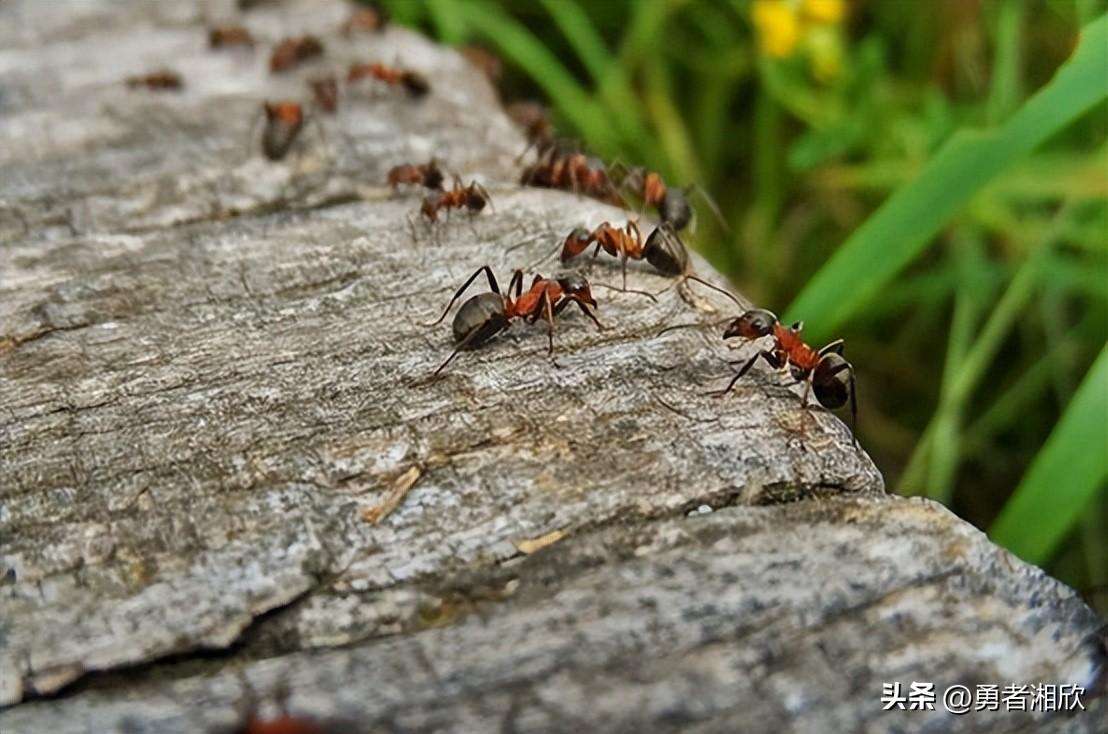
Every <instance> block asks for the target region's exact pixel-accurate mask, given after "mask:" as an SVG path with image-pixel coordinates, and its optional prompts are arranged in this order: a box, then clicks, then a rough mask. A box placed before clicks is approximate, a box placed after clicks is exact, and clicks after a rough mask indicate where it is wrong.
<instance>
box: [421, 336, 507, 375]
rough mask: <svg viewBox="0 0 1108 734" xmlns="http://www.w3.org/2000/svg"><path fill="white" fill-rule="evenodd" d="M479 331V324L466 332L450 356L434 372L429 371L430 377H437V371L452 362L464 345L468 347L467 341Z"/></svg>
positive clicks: (440, 370) (471, 339)
mask: <svg viewBox="0 0 1108 734" xmlns="http://www.w3.org/2000/svg"><path fill="white" fill-rule="evenodd" d="M503 328H505V327H501V330H503ZM480 333H481V327H480V326H477V327H474V328H473V329H471V330H470V332H469V333H468V334H466V336H465V339H462V340H461V341H460V342H458V346H456V347H454V351H453V352H451V353H450V356H449V357H447V358H446V361H445V362H443V363H442V364H440V365H439V366H438V369H436V370H435V371H434V372H432V373H431V379H432V380H433V379H435V378H436V377H438V376H439V373H440V372H442V371H443V370H444V369H446V365H448V364H450V363H451V362H453V361H454V358H455V357H457V356H458V354H459V353H460V352H462V351H463V350H464V349H465V348H466V347H468V346H469V343H470V342H471V341H473V338H474V337H476V336H477V335H478V334H480ZM497 333H499V332H497Z"/></svg>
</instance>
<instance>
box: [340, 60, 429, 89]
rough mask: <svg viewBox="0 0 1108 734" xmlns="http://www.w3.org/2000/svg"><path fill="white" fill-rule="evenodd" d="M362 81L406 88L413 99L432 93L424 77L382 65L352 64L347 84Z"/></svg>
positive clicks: (347, 75)
mask: <svg viewBox="0 0 1108 734" xmlns="http://www.w3.org/2000/svg"><path fill="white" fill-rule="evenodd" d="M362 79H377V80H378V81H381V82H384V83H385V84H388V85H389V86H392V87H397V86H399V87H404V89H405V90H406V91H407V92H408V94H410V95H411V96H413V97H422V96H423V95H425V94H427V92H429V91H431V85H430V83H428V81H427V79H426V78H424V77H423V75H421V74H419V73H417V72H414V71H408V70H405V69H397V68H395V67H392V66H386V65H385V64H380V63H372V64H351V65H350V69H349V71H348V72H347V74H346V81H347V83H350V84H353V83H354V82H357V81H360V80H362Z"/></svg>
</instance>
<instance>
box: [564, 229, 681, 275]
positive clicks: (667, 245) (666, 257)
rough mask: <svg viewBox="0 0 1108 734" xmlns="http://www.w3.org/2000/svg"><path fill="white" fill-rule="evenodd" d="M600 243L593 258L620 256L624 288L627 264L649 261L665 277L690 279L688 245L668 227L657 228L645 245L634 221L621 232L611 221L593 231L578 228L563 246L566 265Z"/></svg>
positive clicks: (571, 233) (570, 234)
mask: <svg viewBox="0 0 1108 734" xmlns="http://www.w3.org/2000/svg"><path fill="white" fill-rule="evenodd" d="M594 243H595V244H596V249H595V250H594V251H593V257H596V256H597V255H599V254H600V250H601V249H603V250H604V251H605V252H607V253H608V254H609V255H612V256H614V257H618V258H619V259H620V264H621V265H622V267H623V289H624V290H626V289H627V261H628V260H646V261H647V262H648V263H650V264H651V265H653V266H654V268H655V269H656V270H657V271H658V272H660V273H662V274H663V275H673V276H678V275H680V276H687V274H688V269H689V252H688V250H686V249H685V245H684V243H683V242H681V240H680V239H679V238H677V237H676V236H675V235H674V234H673V232H672V230H670V229H669V228H668V227H666V226H665V225H663V226H661V227H657V228H656V229H655V230H654V231H653V232H651V233H650V236H649V237H647V238H646V242H645V243H644V242H643V239H642V233H641V232H640V231H639V225H637V224H636V223H635V222H634V221H628V222H627V224H626V225H625V226H624V227H623V229H620V228H619V227H613V226H612V225H611V224H609V223H608V222H603V223H601V224H600V226H598V227H597V228H596V229H594V230H593V231H591V232H590V231H589V230H587V229H585V228H584V227H576V228H575V229H574V230H573V231H572V232H570V233H569V235H568V236H567V237H566V239H565V243H564V244H563V245H562V255H561V259H562V262H563V263H564V262H567V261H569V260H572V259H573V258H575V257H577V256H578V255H580V254H581V253H582V252H584V251H585V250H586V249H588V247H589V245H592V244H594Z"/></svg>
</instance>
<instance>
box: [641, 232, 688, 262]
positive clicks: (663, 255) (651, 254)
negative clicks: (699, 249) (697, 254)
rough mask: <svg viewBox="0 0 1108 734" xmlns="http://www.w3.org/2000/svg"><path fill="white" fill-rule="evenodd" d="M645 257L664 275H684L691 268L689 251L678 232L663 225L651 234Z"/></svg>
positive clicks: (645, 248)
mask: <svg viewBox="0 0 1108 734" xmlns="http://www.w3.org/2000/svg"><path fill="white" fill-rule="evenodd" d="M643 256H644V257H645V258H646V261H647V262H648V263H650V264H651V265H653V266H654V267H655V268H656V269H657V270H658V272H660V273H662V274H663V275H684V274H685V271H687V270H688V268H689V251H688V250H686V249H685V243H684V242H682V241H681V238H680V237H678V236H677V232H676V230H674V229H673V228H672V227H670V226H668V225H665V224H663V225H662V226H660V227H658V228H656V229H655V230H654V231H653V232H651V233H650V236H649V237H647V238H646V245H645V246H644V247H643Z"/></svg>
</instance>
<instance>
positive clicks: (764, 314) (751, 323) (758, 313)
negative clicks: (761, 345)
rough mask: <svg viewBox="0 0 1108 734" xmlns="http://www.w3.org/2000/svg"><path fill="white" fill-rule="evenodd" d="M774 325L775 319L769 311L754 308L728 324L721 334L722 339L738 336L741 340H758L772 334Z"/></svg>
mask: <svg viewBox="0 0 1108 734" xmlns="http://www.w3.org/2000/svg"><path fill="white" fill-rule="evenodd" d="M776 324H777V317H776V316H774V315H773V313H772V312H771V311H767V310H765V309H764V308H754V309H751V310H749V311H747V312H746V313H744V314H743V315H742V316H740V317H738V318H737V319H735V320H734V321H732V322H731V323H730V324H728V325H727V329H726V330H725V331H724V332H723V338H724V339H730V338H732V337H736V336H738V337H742V338H743V339H758V338H760V337H763V336H769V335H770V334H772V333H773V327H774V326H775V325H776Z"/></svg>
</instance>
